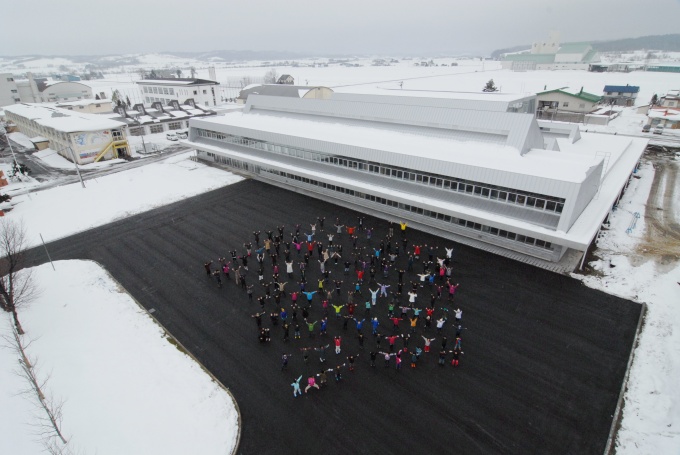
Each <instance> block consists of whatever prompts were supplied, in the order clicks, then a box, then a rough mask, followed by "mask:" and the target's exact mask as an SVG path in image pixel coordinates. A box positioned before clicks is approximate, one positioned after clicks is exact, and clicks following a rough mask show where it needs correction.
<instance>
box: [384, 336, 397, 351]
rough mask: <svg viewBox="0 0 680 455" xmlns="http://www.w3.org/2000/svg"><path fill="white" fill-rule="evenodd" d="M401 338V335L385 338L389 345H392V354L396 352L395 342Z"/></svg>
mask: <svg viewBox="0 0 680 455" xmlns="http://www.w3.org/2000/svg"><path fill="white" fill-rule="evenodd" d="M397 338H400V335H392V336H391V337H385V339H386V340H387V342H388V343H390V352H394V342H395V341H397Z"/></svg>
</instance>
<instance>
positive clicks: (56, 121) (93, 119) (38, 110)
mask: <svg viewBox="0 0 680 455" xmlns="http://www.w3.org/2000/svg"><path fill="white" fill-rule="evenodd" d="M5 111H7V112H11V113H13V114H16V115H18V116H20V117H24V118H27V119H29V120H33V121H35V122H36V123H38V124H39V125H42V126H45V127H48V128H54V129H55V130H57V131H61V132H64V133H72V132H76V131H101V130H108V129H111V128H121V127H123V126H125V124H124V123H122V122H118V121H115V120H111V119H109V118H107V117H103V116H100V115H96V114H86V113H83V112H76V111H70V110H68V109H60V108H57V107H47V106H44V105H40V104H29V103H20V104H13V105H11V106H5Z"/></svg>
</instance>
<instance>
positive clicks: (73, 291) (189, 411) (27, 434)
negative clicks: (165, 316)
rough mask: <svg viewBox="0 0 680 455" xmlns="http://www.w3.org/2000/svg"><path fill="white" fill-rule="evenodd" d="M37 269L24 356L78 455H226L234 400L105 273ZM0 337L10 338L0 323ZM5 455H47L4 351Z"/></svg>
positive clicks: (95, 268) (63, 265)
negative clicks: (37, 292)
mask: <svg viewBox="0 0 680 455" xmlns="http://www.w3.org/2000/svg"><path fill="white" fill-rule="evenodd" d="M55 266H56V271H53V270H52V267H51V266H50V265H49V264H44V265H42V266H39V267H36V268H34V269H33V273H34V275H33V276H34V280H35V282H36V283H38V285H39V287H40V289H41V290H42V294H41V296H39V297H38V298H37V299H36V300H35V301H34V302H33V303H32V304H31V305H30V307H29V308H26V309H23V310H22V311H21V312H20V318H21V321H22V325H23V326H24V330H25V331H26V335H24V339H25V342H26V343H28V342H29V340H32V342H31V343H30V346H29V347H28V353H29V355H30V356H33V357H34V359H37V361H38V363H37V368H38V371H39V375H40V377H42V378H47V377H48V376H49V378H50V379H49V382H48V383H47V387H46V388H47V391H48V393H49V394H51V395H52V396H53V397H54V398H55V399H56V400H60V401H63V402H64V405H63V424H62V431H63V432H64V433H65V434H66V437H67V439H69V446H71V448H72V449H73V450H74V451H76V453H97V454H99V455H105V454H113V455H118V454H152V453H163V454H168V455H170V454H188V453H200V454H202V455H205V454H219V455H224V454H228V453H230V452H231V451H232V450H233V448H234V446H235V444H236V441H237V436H238V413H237V410H236V407H235V404H234V402H233V400H232V398H231V396H230V395H229V394H228V393H227V392H226V391H225V390H224V389H223V388H222V387H221V386H220V385H219V384H217V383H216V382H215V381H214V380H213V379H212V378H211V377H210V376H209V375H208V374H207V373H205V372H204V371H203V369H202V368H201V367H200V366H199V365H198V364H197V363H196V362H195V361H194V360H193V359H191V358H190V357H189V356H187V355H186V354H183V353H182V352H180V351H179V350H178V349H177V348H176V347H175V345H173V344H171V343H170V342H169V341H168V339H167V338H166V335H165V333H164V331H163V330H162V329H161V328H160V327H159V326H158V325H157V324H156V323H155V322H154V321H153V320H152V319H151V317H149V316H148V315H147V313H146V312H145V311H143V310H142V309H141V308H140V307H139V306H138V305H137V304H136V303H135V302H134V300H133V299H132V298H131V297H130V296H129V295H128V294H127V293H126V292H125V291H124V290H123V289H121V288H120V287H119V285H118V283H117V282H115V281H113V280H112V279H111V278H110V276H109V275H108V274H107V272H106V271H105V270H104V269H103V268H101V267H100V266H99V265H97V264H96V263H93V262H90V261H59V262H56V263H55ZM2 322H3V323H2V324H0V326H2V327H1V328H0V331H1V333H2V334H3V335H7V334H9V327H10V318H9V317H8V315H7V314H3V320H2ZM0 365H2V367H1V368H0V383H1V384H3V387H1V388H0V407H1V408H2V410H3V412H2V413H0V414H1V417H0V453H5V454H14V455H21V454H26V455H30V454H36V453H40V452H42V450H41V446H40V444H39V438H38V436H37V435H36V434H35V433H36V431H37V430H38V428H36V427H34V426H33V424H34V423H35V422H36V417H35V416H36V415H39V414H37V413H38V410H37V409H36V408H35V406H33V404H32V403H31V402H30V401H29V400H28V399H27V398H26V397H24V396H22V395H17V394H18V393H19V392H20V391H21V390H24V389H25V388H26V384H25V382H23V380H22V379H21V378H20V377H18V376H17V375H15V374H13V373H12V370H16V369H17V368H18V363H17V361H16V355H15V354H14V353H13V352H12V351H11V350H9V349H0Z"/></svg>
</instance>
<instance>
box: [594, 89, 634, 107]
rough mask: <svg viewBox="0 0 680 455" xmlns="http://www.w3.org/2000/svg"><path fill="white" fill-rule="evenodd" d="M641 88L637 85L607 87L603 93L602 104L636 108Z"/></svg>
mask: <svg viewBox="0 0 680 455" xmlns="http://www.w3.org/2000/svg"><path fill="white" fill-rule="evenodd" d="M639 92H640V87H638V86H637V85H628V84H626V85H605V86H604V90H603V91H602V103H603V104H614V105H617V106H634V105H635V100H636V99H637V96H638V93H639Z"/></svg>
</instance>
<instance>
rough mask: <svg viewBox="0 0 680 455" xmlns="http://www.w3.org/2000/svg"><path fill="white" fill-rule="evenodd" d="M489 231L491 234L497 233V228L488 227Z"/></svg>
mask: <svg viewBox="0 0 680 455" xmlns="http://www.w3.org/2000/svg"><path fill="white" fill-rule="evenodd" d="M489 233H490V234H493V235H498V228H491V229H489Z"/></svg>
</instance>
